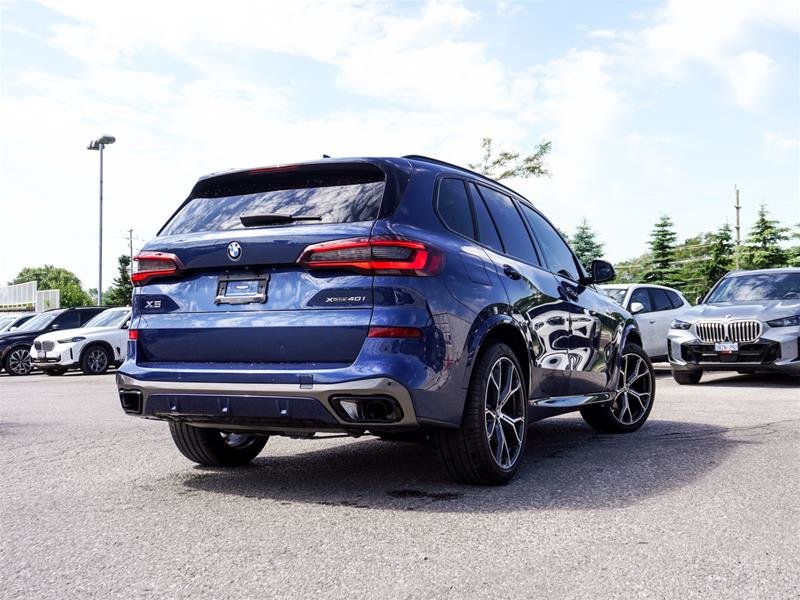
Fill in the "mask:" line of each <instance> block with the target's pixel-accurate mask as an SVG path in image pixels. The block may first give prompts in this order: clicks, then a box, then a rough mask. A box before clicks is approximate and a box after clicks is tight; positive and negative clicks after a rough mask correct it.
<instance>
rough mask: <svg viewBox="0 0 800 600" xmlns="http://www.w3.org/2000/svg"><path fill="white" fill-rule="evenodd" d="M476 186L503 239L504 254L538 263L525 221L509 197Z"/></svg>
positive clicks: (533, 263) (534, 263)
mask: <svg viewBox="0 0 800 600" xmlns="http://www.w3.org/2000/svg"><path fill="white" fill-rule="evenodd" d="M478 188H479V190H480V194H481V196H483V199H484V200H486V206H487V207H488V208H489V212H491V214H492V218H494V222H495V223H497V231H498V233H499V234H500V238H501V239H502V241H503V246H504V247H505V249H506V254H510V255H511V256H513V257H514V258H518V259H519V260H522V261H525V262H527V263H530V264H532V265H540V264H541V263H540V262H539V259H538V258H537V256H536V250H535V249H534V247H533V242H532V241H531V236H530V235H528V230H527V229H526V227H525V223H523V222H522V217H520V215H519V212H518V211H517V209H516V207H515V206H514V202H513V201H512V200H511V198H510V197H509V196H506V195H505V194H499V193H498V192H495V191H494V190H493V189H490V188H487V187H484V186H482V185H480V186H478Z"/></svg>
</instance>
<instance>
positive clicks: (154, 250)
mask: <svg viewBox="0 0 800 600" xmlns="http://www.w3.org/2000/svg"><path fill="white" fill-rule="evenodd" d="M401 175H402V173H401ZM404 187H405V184H404V182H403V181H402V178H401V180H398V173H397V172H395V171H394V170H391V169H387V168H385V165H382V164H381V163H377V162H376V163H368V162H352V163H343V162H331V163H330V164H312V165H299V166H291V167H278V168H272V169H261V170H255V171H245V172H237V173H231V174H225V175H220V176H215V177H212V178H209V179H206V180H201V181H200V182H198V184H197V185H196V186H195V189H194V190H193V191H192V194H191V195H190V196H189V198H188V199H187V201H186V202H185V203H184V204H183V205H182V206H181V207H180V208H179V209H178V210H177V211H176V213H175V214H174V215H173V216H172V218H171V219H170V220H169V221H168V222H167V224H166V225H165V226H164V227H163V229H162V230H161V232H160V233H159V235H158V237H156V238H155V239H154V240H153V241H151V242H150V243H148V244H147V246H146V247H145V248H144V249H143V251H142V253H141V254H140V255H139V257H137V265H136V267H137V272H136V273H134V280H135V281H134V283H135V284H136V285H137V289H136V292H135V294H134V313H135V317H136V318H135V319H134V327H135V329H136V332H137V333H136V334H137V335H138V351H137V360H138V361H139V362H140V363H175V362H181V363H247V364H253V365H254V366H257V365H258V364H264V363H271V364H275V363H306V364H308V363H311V364H313V366H314V368H325V367H326V366H327V367H334V366H341V365H345V364H350V363H352V362H353V361H354V360H355V358H356V357H357V355H358V353H359V351H360V349H361V347H362V345H363V343H364V340H365V338H366V336H367V332H368V329H369V323H370V318H371V315H372V305H373V300H372V280H373V277H372V275H371V274H370V273H368V272H364V273H359V272H357V271H353V270H352V269H336V268H333V269H324V270H317V269H310V268H307V267H306V266H303V265H301V264H300V263H299V262H298V259H299V258H300V257H301V254H302V253H303V252H304V250H305V249H306V248H308V247H309V246H312V245H318V244H324V243H326V242H331V241H333V240H342V239H348V240H350V239H361V240H366V239H368V238H369V236H370V233H371V230H372V227H373V225H374V223H375V220H376V219H378V218H380V217H381V216H382V215H385V214H386V213H387V211H391V210H392V209H393V207H394V206H395V205H396V203H397V201H398V199H399V195H400V194H401V193H402V190H403V189H404Z"/></svg>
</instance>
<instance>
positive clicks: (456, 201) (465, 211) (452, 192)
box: [436, 179, 475, 238]
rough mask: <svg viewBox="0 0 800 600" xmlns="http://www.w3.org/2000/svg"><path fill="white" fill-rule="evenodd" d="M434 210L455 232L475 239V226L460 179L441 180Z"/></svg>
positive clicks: (465, 191)
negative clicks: (435, 209) (437, 211)
mask: <svg viewBox="0 0 800 600" xmlns="http://www.w3.org/2000/svg"><path fill="white" fill-rule="evenodd" d="M436 208H437V209H438V210H439V215H440V216H441V217H442V220H443V221H444V222H445V224H446V225H447V226H448V227H449V228H450V229H452V230H453V231H455V232H458V233H460V234H461V235H463V236H466V237H468V238H474V237H475V225H474V224H473V222H472V211H470V208H469V199H468V198H467V190H466V188H465V187H464V182H463V181H461V180H460V179H442V181H441V182H440V183H439V196H438V198H437V199H436Z"/></svg>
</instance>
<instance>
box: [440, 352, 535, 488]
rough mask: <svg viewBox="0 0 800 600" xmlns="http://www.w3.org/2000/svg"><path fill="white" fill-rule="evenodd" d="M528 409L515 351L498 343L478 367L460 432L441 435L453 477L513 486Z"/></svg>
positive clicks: (444, 456) (443, 455) (444, 459)
mask: <svg viewBox="0 0 800 600" xmlns="http://www.w3.org/2000/svg"><path fill="white" fill-rule="evenodd" d="M527 405H528V404H527V392H526V382H525V380H524V377H523V371H522V369H521V367H520V364H519V361H518V360H517V358H516V356H515V355H514V352H513V351H512V350H511V348H509V347H508V346H506V345H505V344H499V343H498V344H493V345H492V346H490V347H489V348H487V349H486V350H485V351H483V352H482V353H481V354H480V355H479V357H478V359H477V361H476V363H475V367H474V368H473V371H472V378H471V379H470V384H469V389H468V391H467V397H466V404H465V407H464V418H463V420H462V424H461V428H460V429H458V430H456V431H440V432H437V434H436V441H437V445H438V448H439V454H440V456H441V458H442V462H443V463H444V466H445V468H446V469H447V471H448V473H450V476H451V477H453V479H455V480H456V481H459V482H462V483H472V484H480V485H498V484H503V483H506V482H508V481H509V480H510V479H511V477H513V475H514V473H515V472H516V471H517V469H518V468H519V464H520V462H521V460H520V459H521V456H522V455H523V452H524V450H525V443H526V441H527V436H528V434H527V431H528V428H527Z"/></svg>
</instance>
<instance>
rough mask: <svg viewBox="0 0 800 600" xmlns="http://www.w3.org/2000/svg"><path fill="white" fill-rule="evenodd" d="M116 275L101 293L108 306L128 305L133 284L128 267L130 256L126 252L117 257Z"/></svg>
mask: <svg viewBox="0 0 800 600" xmlns="http://www.w3.org/2000/svg"><path fill="white" fill-rule="evenodd" d="M118 261H119V266H118V270H117V276H116V277H115V278H114V282H113V283H112V284H111V287H110V288H108V289H107V290H106V292H105V294H103V298H104V299H105V303H106V304H107V305H108V306H128V305H129V304H130V303H131V295H132V294H133V284H131V276H130V267H131V258H130V256H128V255H127V254H123V255H122V256H120V257H119V259H118Z"/></svg>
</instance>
